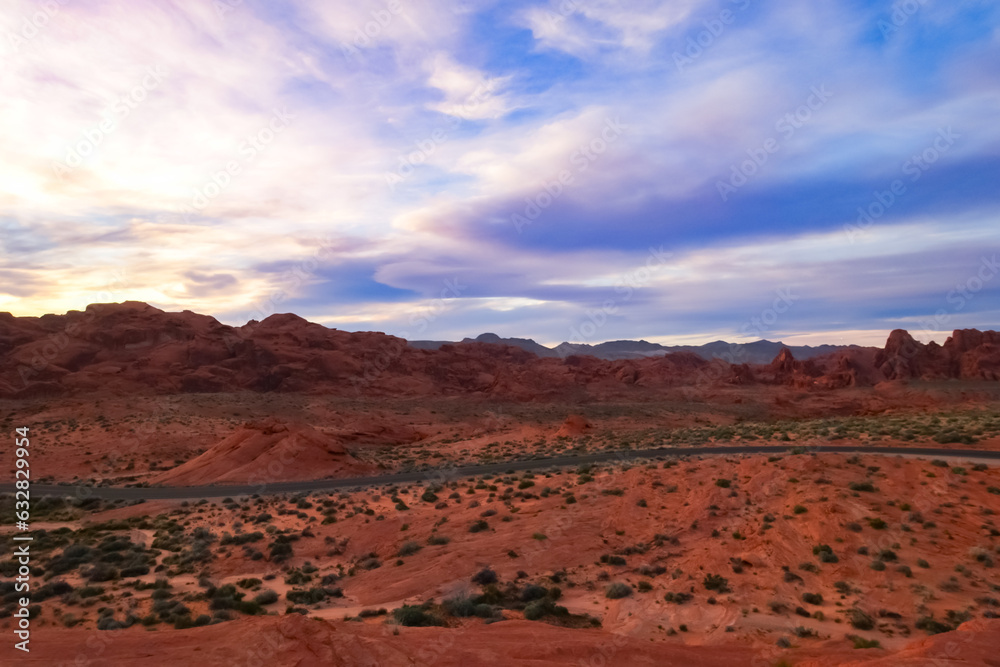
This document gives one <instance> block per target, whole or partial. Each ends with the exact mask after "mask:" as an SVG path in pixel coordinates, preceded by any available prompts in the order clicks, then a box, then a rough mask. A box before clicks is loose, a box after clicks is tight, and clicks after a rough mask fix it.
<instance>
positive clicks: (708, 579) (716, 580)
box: [702, 574, 729, 593]
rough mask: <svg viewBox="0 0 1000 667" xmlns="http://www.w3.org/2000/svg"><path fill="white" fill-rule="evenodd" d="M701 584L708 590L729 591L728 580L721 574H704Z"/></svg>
mask: <svg viewBox="0 0 1000 667" xmlns="http://www.w3.org/2000/svg"><path fill="white" fill-rule="evenodd" d="M702 585H703V586H704V587H705V589H706V590H709V591H716V592H717V593H728V592H729V580H728V579H726V578H725V577H723V576H722V575H721V574H706V575H705V578H704V579H703V580H702Z"/></svg>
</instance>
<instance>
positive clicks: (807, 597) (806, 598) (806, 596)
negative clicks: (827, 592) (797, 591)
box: [802, 593, 823, 605]
mask: <svg viewBox="0 0 1000 667" xmlns="http://www.w3.org/2000/svg"><path fill="white" fill-rule="evenodd" d="M802 601H803V602H805V603H806V604H815V605H821V604H823V596H822V595H820V594H819V593H803V594H802Z"/></svg>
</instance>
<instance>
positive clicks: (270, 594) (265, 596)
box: [253, 589, 279, 606]
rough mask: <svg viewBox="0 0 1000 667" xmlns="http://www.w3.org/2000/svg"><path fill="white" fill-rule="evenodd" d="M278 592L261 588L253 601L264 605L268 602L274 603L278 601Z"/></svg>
mask: <svg viewBox="0 0 1000 667" xmlns="http://www.w3.org/2000/svg"><path fill="white" fill-rule="evenodd" d="M278 597H279V596H278V594H277V593H276V592H274V591H272V590H271V589H265V590H262V591H261V592H260V593H257V595H255V596H254V598H253V601H254V602H256V603H257V604H259V605H261V606H264V605H269V604H274V603H275V602H277V601H278Z"/></svg>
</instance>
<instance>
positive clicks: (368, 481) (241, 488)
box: [0, 445, 1000, 500]
mask: <svg viewBox="0 0 1000 667" xmlns="http://www.w3.org/2000/svg"><path fill="white" fill-rule="evenodd" d="M790 450H791V448H790V447H773V446H766V445H744V446H739V447H664V448H657V449H637V450H629V451H606V452H597V453H594V454H579V455H576V456H557V457H553V458H539V459H526V460H521V461H506V462H502V463H489V464H484V465H473V466H462V467H453V468H436V469H432V470H424V471H419V472H404V473H396V474H390V475H379V476H376V477H348V478H344V479H317V480H308V481H304V482H272V483H268V484H239V485H220V486H158V487H114V486H69V485H46V484H32V485H31V494H32V495H33V496H34V497H36V498H37V497H40V496H63V497H77V498H101V499H103V500H200V499H202V498H222V497H225V496H233V497H236V496H247V495H252V494H255V493H256V494H261V495H276V494H281V493H303V492H309V491H335V490H340V489H355V488H365V487H373V486H383V485H389V484H405V483H409V482H427V481H433V482H439V483H440V482H444V481H450V480H452V479H458V478H462V477H475V476H477V475H495V474H498V473H506V472H507V471H526V470H543V469H546V468H564V467H572V466H579V465H584V464H587V463H606V462H608V461H633V460H636V459H652V458H665V457H679V456H731V455H740V454H784V453H788V452H789V451H790ZM806 451H807V452H809V453H813V452H836V453H841V454H882V455H903V456H925V457H933V458H960V459H962V460H993V461H1000V451H988V450H977V449H947V448H941V447H877V446H869V447H837V446H819V447H809V448H807V449H806ZM13 491H14V485H13V484H0V493H13Z"/></svg>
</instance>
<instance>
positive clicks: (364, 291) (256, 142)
mask: <svg viewBox="0 0 1000 667" xmlns="http://www.w3.org/2000/svg"><path fill="white" fill-rule="evenodd" d="M788 4H789V3H782V4H778V3H770V2H762V1H758V0H735V1H732V0H706V1H702V0H675V1H673V2H658V1H655V0H623V1H619V2H609V1H596V0H595V1H593V2H585V1H583V0H580V1H575V0H564V1H558V0H552V1H550V2H528V1H524V2H490V1H485V2H430V1H425V0H398V1H397V0H392V1H388V0H374V1H372V2H320V1H318V0H317V1H314V2H307V1H305V0H302V1H284V2H263V1H259V2H258V1H256V0H243V1H242V2H239V1H238V0H220V1H219V2H216V3H214V4H213V3H205V2H194V1H190V2H186V1H181V0H174V1H172V2H152V1H149V0H147V1H141V0H140V1H133V2H99V1H93V0H92V1H86V2H83V1H74V2H69V1H66V2H50V3H41V2H30V1H27V0H16V1H14V2H10V3H5V5H4V8H3V9H2V10H0V54H2V56H3V60H4V66H5V76H4V78H3V80H2V82H0V99H2V100H3V101H2V102H0V120H2V122H3V127H4V128H5V131H4V132H3V133H0V154H2V155H3V156H4V157H3V160H2V161H0V171H2V174H0V176H2V178H0V228H2V229H3V234H2V237H0V240H2V242H3V245H4V250H5V252H4V253H3V258H2V259H0V262H2V265H0V276H3V278H4V280H3V281H2V282H0V309H3V310H9V311H11V312H13V313H15V314H18V315H37V314H42V313H45V312H65V311H66V310H69V309H81V308H83V307H84V306H85V305H86V304H88V303H92V302H99V301H122V300H126V299H138V300H143V301H148V302H150V303H152V304H153V305H156V306H158V307H161V308H164V309H168V310H181V309H190V310H195V311H198V312H205V313H209V314H212V315H215V316H216V317H218V318H219V319H220V320H222V321H224V322H227V323H231V324H242V323H244V322H245V321H247V320H248V319H250V318H254V319H260V318H261V317H263V316H266V315H267V314H269V313H271V312H295V313H298V314H300V315H302V316H303V317H306V318H308V319H311V320H314V321H317V322H321V323H323V324H326V325H328V326H332V327H337V328H340V329H346V330H351V331H355V330H377V331H386V332H388V333H392V334H396V335H402V336H405V337H408V338H436V339H458V338H462V337H464V336H467V335H469V336H473V335H476V334H478V333H481V332H483V331H494V332H496V333H498V334H501V335H506V336H521V337H532V338H535V339H536V340H539V341H540V342H544V343H558V342H561V341H563V340H571V341H574V342H590V343H596V342H600V341H603V340H614V339H621V338H644V339H647V340H654V341H660V342H665V343H670V342H703V341H708V340H715V339H719V338H725V339H730V340H752V339H756V338H768V339H772V340H775V339H784V340H786V341H790V342H798V343H818V342H856V343H865V344H868V343H873V344H877V343H880V342H881V341H882V340H884V337H885V336H886V334H887V332H888V331H889V330H891V329H894V328H906V329H909V330H911V331H912V332H914V333H915V334H916V335H917V336H918V337H921V338H923V339H925V340H926V339H932V338H933V339H937V340H942V339H943V338H944V336H945V335H946V334H947V332H950V331H951V330H953V329H956V328H964V327H978V328H996V326H997V321H998V314H1000V307H998V303H1000V301H998V299H997V297H998V296H1000V277H998V276H997V275H996V274H997V272H998V270H997V269H996V260H995V257H996V253H997V250H998V246H1000V243H998V241H1000V231H998V228H1000V226H998V217H1000V215H998V214H1000V187H998V186H997V183H998V177H1000V123H997V117H998V112H1000V6H998V5H997V4H996V3H994V2H989V1H987V0H980V1H971V0H970V1H953V2H943V1H942V0H923V1H921V0H907V1H905V2H896V3H891V2H861V1H850V0H818V1H816V2H812V3H799V4H800V5H801V6H791V7H790V6H787V5H788Z"/></svg>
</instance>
